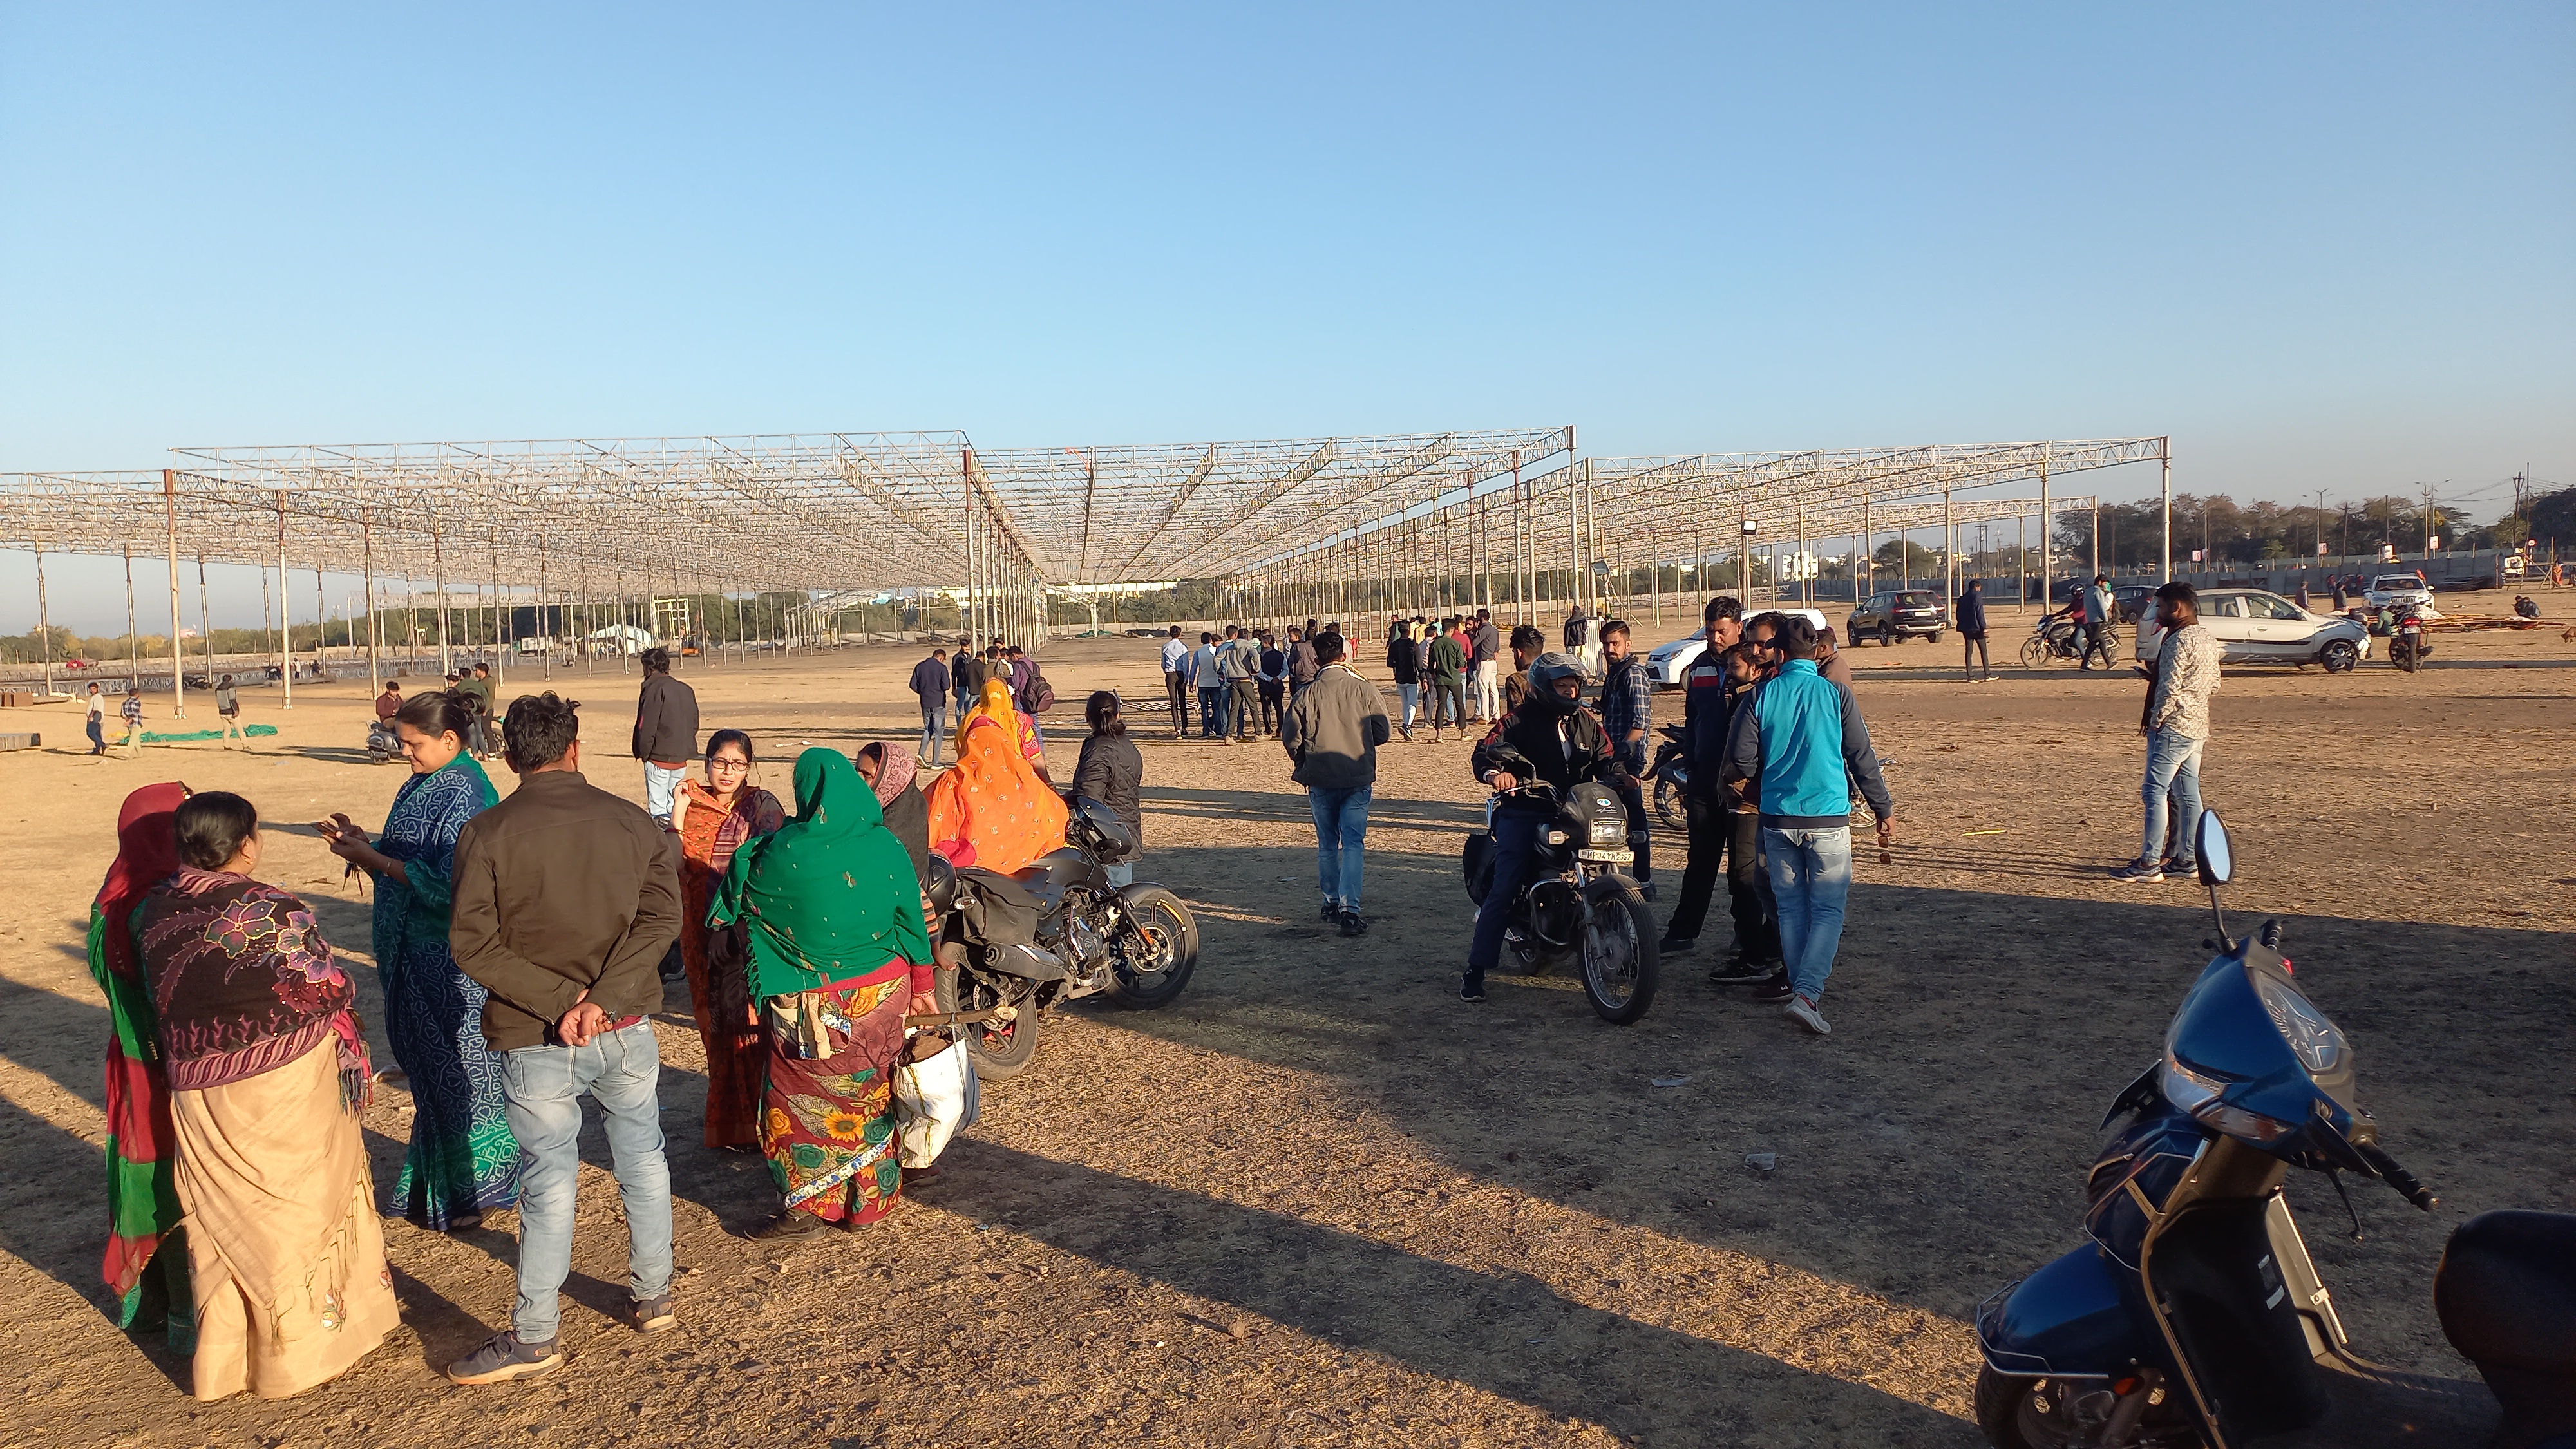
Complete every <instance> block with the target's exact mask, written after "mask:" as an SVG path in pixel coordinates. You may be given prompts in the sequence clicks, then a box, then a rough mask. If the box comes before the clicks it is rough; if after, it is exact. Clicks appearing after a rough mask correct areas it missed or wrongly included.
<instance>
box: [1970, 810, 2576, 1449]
mask: <svg viewBox="0 0 2576 1449" xmlns="http://www.w3.org/2000/svg"><path fill="white" fill-rule="evenodd" d="M2197 844H2198V855H2199V859H2200V878H2201V881H2202V883H2203V884H2204V885H2206V886H2207V887H2208V888H2209V902H2210V911H2211V913H2212V914H2213V915H2214V916H2216V918H2217V921H2218V937H2217V939H2216V940H2215V941H2212V942H2207V943H2204V944H2207V945H2210V946H2212V947H2213V948H2215V949H2216V950H2217V951H2218V952H2219V954H2218V955H2217V956H2216V957H2215V958H2214V959H2212V960H2211V961H2210V963H2209V965H2208V966H2207V968H2206V969H2204V970H2203V971H2202V972H2201V973H2200V979H2199V980H2198V981H2196V982H2194V983H2193V984H2192V987H2191V990H2190V991H2189V992H2188V993H2187V994H2186V995H2185V996H2184V997H2183V1002H2182V1007H2181V1009H2180V1010H2178V1011H2177V1012H2175V1014H2174V1019H2173V1025H2172V1026H2171V1027H2170V1028H2168V1029H2167V1031H2166V1034H2165V1050H2164V1057H2163V1059H2162V1060H2161V1061H2159V1062H2157V1063H2156V1064H2155V1065H2154V1066H2151V1067H2149V1068H2148V1069H2147V1070H2146V1072H2145V1073H2144V1074H2143V1075H2141V1076H2140V1077H2139V1078H2138V1079H2137V1080H2136V1081H2134V1082H2132V1083H2130V1084H2129V1086H2128V1088H2127V1090H2125V1091H2123V1092H2121V1094H2120V1095H2119V1097H2118V1099H2117V1100H2115V1101H2114V1102H2113V1103H2112V1104H2111V1111H2110V1113H2109V1115H2108V1116H2106V1117H2105V1118H2104V1119H2103V1125H2104V1126H2105V1127H2109V1126H2111V1125H2112V1124H2114V1123H2117V1124H2118V1128H2117V1130H2116V1131H2114V1132H2113V1133H2112V1135H2111V1139H2110V1141H2109V1142H2107V1143H2105V1144H2104V1145H2103V1148H2102V1151H2101V1153H2100V1155H2099V1156H2098V1157H2097V1158H2096V1159H2095V1161H2094V1164H2093V1170H2092V1172H2091V1173H2090V1175H2089V1176H2088V1177H2087V1178H2086V1181H2085V1199H2086V1203H2087V1206H2086V1209H2085V1214H2084V1226H2085V1232H2086V1235H2087V1236H2088V1237H2090V1238H2091V1240H2092V1241H2091V1242H2089V1243H2087V1244H2086V1245H2085V1246H2083V1247H2080V1248H2078V1249H2076V1250H2075V1251H2074V1252H2071V1253H2068V1254H2067V1255H2066V1256H2064V1257H2062V1258H2060V1259H2058V1260H2057V1261H2056V1262H2054V1263H2051V1264H2049V1265H2048V1266H2046V1267H2044V1268H2042V1269H2040V1270H2039V1271H2038V1272H2036V1273H2034V1274H2032V1275H2031V1276H2030V1277H2028V1278H2025V1279H2023V1280H2022V1281H2021V1282H2019V1283H2017V1284H2014V1285H2013V1286H2012V1287H2011V1288H2008V1289H2006V1290H2005V1291H2003V1292H2001V1293H1998V1294H1996V1295H1995V1296H1994V1297H1992V1298H1990V1299H1988V1300H1986V1302H1985V1303H1984V1304H1983V1305H1982V1306H1981V1307H1980V1308H1979V1309H1978V1312H1977V1343H1978V1347H1979V1348H1980V1349H1981V1350H1982V1351H1983V1354H1984V1360H1985V1361H1984V1363H1983V1365H1982V1366H1981V1368H1980V1370H1979V1372H1978V1375H1977V1391H1976V1410H1977V1423H1978V1427H1979V1428H1981V1429H1983V1430H1984V1431H1985V1434H1986V1437H1987V1439H1988V1440H1989V1441H1991V1442H1992V1443H1993V1444H1994V1445H1995V1446H1996V1449H2075V1446H2084V1449H2149V1446H2152V1449H2238V1446H2241V1445H2244V1444H2247V1443H2249V1442H2250V1441H2253V1440H2256V1439H2260V1438H2265V1437H2269V1436H2273V1435H2280V1434H2291V1433H2296V1432H2299V1431H2303V1430H2311V1429H2313V1430H2314V1431H2315V1433H2314V1434H2313V1435H2309V1436H2305V1437H2303V1438H2302V1440H2300V1441H2299V1442H2304V1443H2313V1444H2320V1445H2327V1444H2330V1445H2335V1446H2339V1449H2340V1446H2358V1445H2364V1444H2374V1443H2380V1442H2387V1443H2407V1444H2423V1445H2428V1446H2429V1445H2436V1444H2438V1445H2455V1446H2460V1449H2468V1446H2472V1445H2476V1444H2481V1443H2483V1444H2488V1445H2491V1446H2493V1449H2576V1216H2569V1215H2565V1214H2558V1213H2540V1212H2490V1213H2485V1214H2482V1215H2480V1216H2478V1217H2475V1218H2472V1219H2470V1220H2469V1221H2468V1222H2467V1223H2465V1224H2463V1225H2461V1226H2460V1227H2459V1228H2458V1229H2457V1230H2456V1231H2454V1232H2453V1233H2452V1234H2451V1239H2450V1243H2449V1246H2448V1247H2447V1248H2446V1249H2445V1250H2444V1252H2443V1255H2442V1264H2441V1268H2440V1270H2439V1271H2438V1272H2437V1273H2436V1274H2435V1275H2434V1280H2433V1297H2434V1304H2435V1307H2436V1308H2437V1310H2438V1311H2439V1313H2440V1316H2441V1320H2442V1331H2443V1333H2444V1334H2445V1335H2446V1336H2447V1337H2448V1338H2449V1339H2450V1340H2451V1343H2452V1345H2453V1346H2454V1347H2456V1348H2457V1349H2459V1350H2460V1352H2461V1354H2462V1355H2464V1356H2465V1357H2467V1358H2468V1359H2469V1360H2470V1361H2471V1362H2472V1363H2475V1364H2476V1365H2477V1366H2478V1370H2479V1372H2480V1373H2481V1374H2482V1375H2483V1376H2484V1377H2485V1379H2486V1386H2487V1389H2488V1390H2491V1391H2492V1394H2493V1397H2492V1399H2490V1397H2489V1395H2488V1393H2485V1392H2481V1391H2480V1390H2479V1388H2478V1386H2477V1385H2475V1384H2473V1383H2466V1382H2461V1381H2457V1380H2449V1379H2438V1378H2431V1377H2427V1376H2424V1375H2418V1374H2406V1373H2399V1372H2396V1371H2394V1370H2390V1369H2385V1368H2380V1367H2378V1366H2376V1365H2373V1364H2370V1363H2368V1362H2366V1361H2364V1360H2363V1359H2361V1358H2360V1357H2359V1356H2357V1355H2355V1354H2354V1353H2353V1352H2352V1348H2351V1344H2350V1341H2349V1340H2348V1339H2347V1338H2346V1336H2345V1334H2344V1328H2343V1322H2342V1320H2341V1319H2340V1318H2339V1317H2338V1316H2337V1315H2336V1312H2335V1305H2334V1298H2333V1295H2332V1294H2330V1293H2329V1292H2327V1290H2326V1286H2325V1284H2324V1283H2323V1282H2322V1281H2321V1280H2320V1279H2319V1278H2318V1275H2317V1269H2316V1264H2315V1263H2314V1262H2313V1261H2311V1260H2310V1258H2309V1257H2308V1250H2307V1246H2306V1244H2305V1243H2304V1242H2302V1241H2301V1239H2300V1237H2299V1228H2298V1224H2297V1222H2296V1221H2295V1220H2294V1219H2293V1217H2292V1215H2291V1212H2290V1204H2289V1200H2288V1199H2287V1198H2286V1197H2284V1196H2283V1195H2282V1183H2283V1180H2284V1179H2285V1178H2286V1177H2287V1176H2288V1173H2289V1169H2290V1168H2291V1167H2294V1166H2295V1167H2302V1168H2306V1169H2309V1170H2311V1171H2316V1172H2323V1173H2326V1174H2328V1175H2329V1176H2331V1175H2332V1174H2335V1173H2338V1172H2350V1173H2353V1174H2355V1175H2357V1176H2362V1177H2376V1178H2378V1179H2380V1180H2381V1181H2383V1182H2385V1183H2387V1184H2388V1185H2389V1186H2390V1187H2392V1188H2395V1189H2396V1190H2397V1191H2398V1192H2399V1193H2400V1194H2402V1195H2404V1196H2405V1197H2406V1199H2407V1200H2408V1201H2410V1202H2412V1203H2414V1204H2415V1205H2416V1206H2417V1207H2420V1208H2422V1209H2424V1210H2425V1211H2426V1212H2430V1211H2432V1210H2433V1209H2434V1207H2435V1206H2436V1205H2437V1199H2436V1198H2435V1197H2434V1196H2433V1194H2432V1193H2431V1192H2430V1191H2429V1190H2427V1189H2426V1188H2425V1187H2424V1186H2423V1185H2422V1184H2420V1183H2418V1182H2417V1181H2416V1180H2415V1179H2414V1178H2413V1177H2412V1176H2411V1175H2409V1174H2408V1173H2407V1171H2406V1169H2405V1168H2403V1167H2401V1166H2399V1165H2398V1164H2397V1162H2396V1160H2395V1159H2393V1158H2391V1157H2390V1156H2389V1155H2388V1153H2387V1152H2386V1151H2385V1150H2383V1149H2382V1148H2381V1147H2380V1145H2379V1131H2378V1125H2377V1123H2375V1122H2374V1121H2373V1120H2372V1118H2371V1115H2370V1113H2369V1112H2367V1111H2365V1110H2363V1109H2362V1108H2361V1107H2360V1106H2358V1105H2357V1104H2356V1102H2355V1100H2354V1094H2353V1053H2352V1048H2351V1047H2350V1046H2349V1045H2348V1044H2347V1043H2346V1042H2345V1040H2344V1036H2343V1033H2342V1032H2341V1031H2340V1030H2338V1029H2337V1028H2336V1026H2335V1024H2334V1023H2333V1022H2332V1021H2330V1020H2328V1019H2327V1017H2326V1015H2325V1013H2324V1012H2322V1011H2319V1010H2318V1009H2317V1007H2316V1006H2315V1004H2314V1003H2312V1002H2311V1001H2309V1000H2308V998H2307V996H2306V994H2305V993H2304V992H2302V991H2301V990H2300V989H2299V987H2298V985H2297V983H2296V981H2295V980H2294V979H2293V976H2292V973H2291V968H2290V963H2289V962H2288V961H2287V960H2285V959H2284V958H2283V957H2282V956H2281V954H2280V950H2279V947H2280V944H2281V930H2280V923H2279V922H2277V921H2267V922H2265V923H2264V925H2263V927H2262V929H2261V930H2260V931H2259V932H2258V933H2256V934H2255V935H2249V936H2246V937H2244V938H2242V939H2237V940H2230V939H2229V938H2228V936H2227V921H2226V917H2225V915H2224V914H2223V913H2222V912H2220V910H2219V905H2218V887H2219V885H2220V884H2221V883H2223V882H2225V881H2226V880H2227V879H2228V878H2229V876H2230V875H2231V874H2232V873H2233V870H2234V865H2233V856H2232V854H2231V852H2230V848H2229V844H2228V839H2227V829H2226V827H2225V826H2224V825H2222V824H2221V823H2220V822H2219V819H2218V816H2217V814H2216V813H2215V812H2209V813H2205V814H2203V815H2202V816H2201V820H2200V828H2199V831H2198V841H2197ZM2335 1187H2336V1191H2337V1192H2338V1193H2340V1192H2341V1191H2342V1183H2341V1181H2340V1180H2337V1181H2336V1183H2335ZM2499 1407H2501V1409H2502V1411H2503V1412H2502V1417H2501V1421H2500V1422H2499V1419H2498V1415H2497V1412H2496V1411H2497V1409H2498V1408H2499Z"/></svg>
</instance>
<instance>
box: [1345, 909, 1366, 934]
mask: <svg viewBox="0 0 2576 1449" xmlns="http://www.w3.org/2000/svg"><path fill="white" fill-rule="evenodd" d="M1342 934H1343V935H1345V936H1365V935H1367V934H1368V922H1367V921H1365V920H1362V919H1361V918H1360V913H1359V912H1357V911H1344V912H1342Z"/></svg>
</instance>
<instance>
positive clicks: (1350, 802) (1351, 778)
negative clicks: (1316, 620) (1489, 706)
mask: <svg viewBox="0 0 2576 1449" xmlns="http://www.w3.org/2000/svg"><path fill="white" fill-rule="evenodd" d="M1345 647H1346V644H1345V641H1344V640H1343V638H1342V636H1341V635H1339V634H1324V635H1320V636H1318V637H1317V638H1316V640H1315V657H1316V659H1317V660H1318V661H1320V662H1319V665H1318V668H1317V671H1316V674H1315V682H1314V683H1313V684H1311V685H1308V686H1307V687H1306V688H1305V690H1303V691H1302V692H1300V693H1299V694H1298V696H1297V698H1296V699H1295V701H1294V702H1292V703H1291V704H1290V705H1289V706H1288V712H1287V713H1286V714H1285V715H1282V716H1281V717H1280V720H1279V743H1281V744H1282V745H1285V746H1287V748H1288V758H1289V759H1291V760H1293V761H1295V762H1296V769H1295V770H1293V771H1292V772H1291V773H1290V774H1289V778H1290V779H1292V780H1294V781H1296V782H1297V783H1298V784H1300V785H1303V786H1305V787H1306V803H1307V804H1308V805H1309V806H1311V807H1313V810H1314V815H1315V877H1316V884H1317V885H1319V886H1321V887H1322V888H1323V892H1324V919H1325V920H1327V921H1330V922H1333V923H1334V924H1336V925H1337V926H1339V927H1340V928H1341V933H1342V934H1343V935H1345V936H1357V935H1362V934H1365V933H1366V932H1367V930H1368V918H1367V917H1365V916H1362V915H1361V914H1360V877H1361V871H1360V854H1361V851H1362V850H1363V849H1365V848H1366V846H1367V844H1368V812H1369V796H1370V794H1371V793H1372V792H1373V791H1374V790H1375V789H1376V788H1377V747H1378V746H1380V745H1382V744H1385V743H1386V740H1387V735H1388V733H1389V731H1388V728H1387V718H1386V700H1385V698H1384V697H1383V696H1381V695H1380V694H1379V693H1378V688H1377V686H1376V685H1374V684H1372V683H1370V682H1369V681H1368V680H1366V679H1363V678H1361V677H1360V674H1359V672H1358V671H1357V670H1354V669H1353V668H1351V667H1350V665H1348V664H1346V663H1344V662H1343V660H1342V651H1343V649H1344V648H1345Z"/></svg>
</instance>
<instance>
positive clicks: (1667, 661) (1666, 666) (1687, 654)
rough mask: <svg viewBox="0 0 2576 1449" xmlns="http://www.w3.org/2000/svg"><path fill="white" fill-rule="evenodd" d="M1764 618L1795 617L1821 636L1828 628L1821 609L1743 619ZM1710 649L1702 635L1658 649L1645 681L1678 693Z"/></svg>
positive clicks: (1761, 611)
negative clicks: (1691, 668) (1804, 621)
mask: <svg viewBox="0 0 2576 1449" xmlns="http://www.w3.org/2000/svg"><path fill="white" fill-rule="evenodd" d="M1764 614H1796V615H1798V616H1799V617H1801V618H1803V619H1805V620H1806V621H1807V622H1808V623H1810V624H1813V625H1814V626H1815V627H1816V629H1817V631H1818V632H1820V633H1821V632H1823V630H1824V628H1825V627H1826V626H1825V611H1824V610H1822V609H1803V608H1787V609H1774V608H1761V609H1754V610H1751V611H1750V612H1748V613H1746V614H1745V616H1744V617H1745V620H1746V622H1748V623H1749V622H1751V621H1752V620H1754V619H1758V618H1760V617H1762V616H1763V615H1764ZM1845 642H1846V643H1848V642H1849V641H1848V640H1846V641H1845ZM1707 648H1708V639H1707V636H1705V635H1701V634H1693V635H1691V636H1690V637H1689V638H1687V639H1676V640H1674V641H1673V642H1671V643H1670V644H1664V645H1659V646H1657V647H1656V648H1655V649H1653V650H1651V651H1649V652H1648V653H1647V655H1646V677H1647V678H1648V679H1650V680H1653V681H1654V686H1655V688H1657V689H1679V688H1681V687H1682V676H1683V675H1685V674H1688V673H1689V672H1690V667H1691V665H1692V664H1693V663H1694V662H1696V661H1697V660H1698V659H1699V656H1700V654H1701V652H1702V651H1704V650H1706V649H1707Z"/></svg>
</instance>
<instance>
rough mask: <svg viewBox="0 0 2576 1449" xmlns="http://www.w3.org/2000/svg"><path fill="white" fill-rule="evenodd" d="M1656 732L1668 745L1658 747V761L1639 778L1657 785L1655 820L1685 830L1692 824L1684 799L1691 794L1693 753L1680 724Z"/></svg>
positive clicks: (1648, 767) (1664, 727) (1664, 726)
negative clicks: (1686, 817) (1683, 738)
mask: <svg viewBox="0 0 2576 1449" xmlns="http://www.w3.org/2000/svg"><path fill="white" fill-rule="evenodd" d="M1655 733H1657V734H1659V735H1662V736H1663V737H1664V742H1663V743H1662V744H1660V745H1657V746H1655V758H1654V762H1653V763H1652V764H1649V765H1648V766H1646V773H1645V774H1643V775H1641V776H1639V777H1638V778H1639V779H1641V780H1652V781H1654V782H1655V818H1656V819H1658V820H1661V821H1662V822H1664V823H1665V824H1666V825H1669V826H1671V827H1672V828H1673V829H1675V830H1680V829H1684V828H1685V827H1686V826H1687V825H1688V823H1689V822H1688V821H1687V820H1686V819H1685V818H1684V816H1683V814H1682V797H1683V796H1684V795H1686V794H1688V793H1689V791H1690V750H1689V747H1688V746H1687V745H1686V744H1685V743H1684V742H1683V740H1682V727H1681V726H1680V725H1659V726H1657V727H1656V729H1655Z"/></svg>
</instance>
